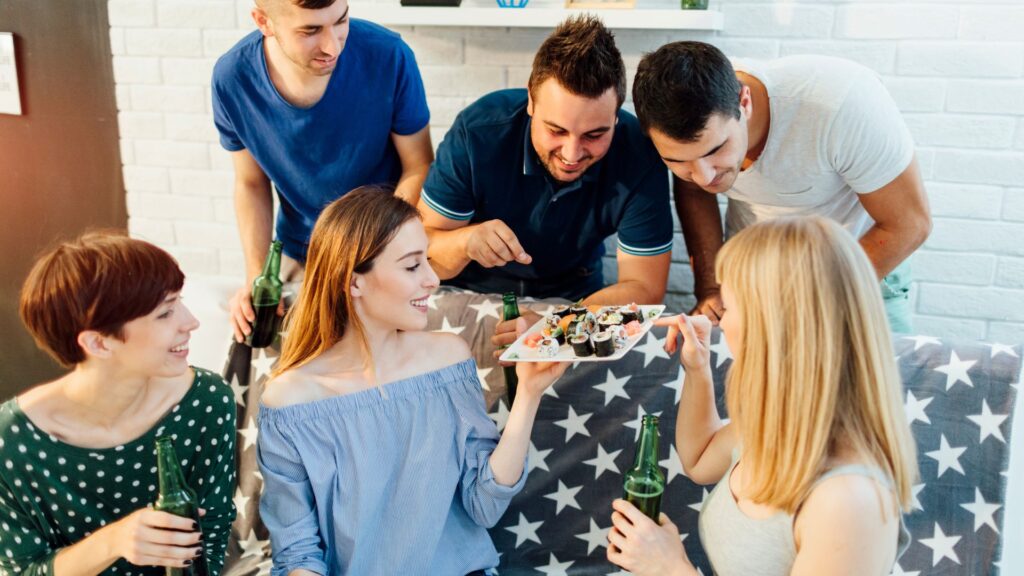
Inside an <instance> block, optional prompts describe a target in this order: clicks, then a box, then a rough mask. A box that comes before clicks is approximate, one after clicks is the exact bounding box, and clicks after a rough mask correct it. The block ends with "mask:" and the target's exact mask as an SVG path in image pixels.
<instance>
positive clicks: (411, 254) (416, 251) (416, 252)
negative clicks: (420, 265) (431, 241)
mask: <svg viewBox="0 0 1024 576" xmlns="http://www.w3.org/2000/svg"><path fill="white" fill-rule="evenodd" d="M421 254H423V250H413V251H412V252H407V253H405V254H403V255H402V256H401V257H399V258H397V259H395V262H399V261H401V260H405V259H406V258H408V257H409V256H419V255H421Z"/></svg>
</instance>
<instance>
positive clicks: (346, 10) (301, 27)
mask: <svg viewBox="0 0 1024 576" xmlns="http://www.w3.org/2000/svg"><path fill="white" fill-rule="evenodd" d="M349 8H351V6H346V7H345V12H344V13H342V15H341V18H338V21H337V22H335V24H341V23H342V22H344V21H345V19H346V18H348V10H349ZM321 28H323V26H319V25H316V24H308V25H306V26H300V27H299V30H319V29H321Z"/></svg>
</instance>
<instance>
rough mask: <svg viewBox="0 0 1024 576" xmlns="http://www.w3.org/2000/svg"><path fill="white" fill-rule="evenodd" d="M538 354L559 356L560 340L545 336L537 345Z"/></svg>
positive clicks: (552, 356)
mask: <svg viewBox="0 0 1024 576" xmlns="http://www.w3.org/2000/svg"><path fill="white" fill-rule="evenodd" d="M537 354H539V355H540V356H541V357H542V358H554V357H555V356H558V340H555V339H554V338H545V339H543V340H541V341H540V345H539V346H537Z"/></svg>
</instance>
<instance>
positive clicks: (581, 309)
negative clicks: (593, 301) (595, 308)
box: [569, 305, 587, 316]
mask: <svg viewBox="0 0 1024 576" xmlns="http://www.w3.org/2000/svg"><path fill="white" fill-rule="evenodd" d="M569 312H570V313H572V314H575V315H577V316H579V315H580V314H586V313H587V307H586V306H581V305H577V306H570V307H569Z"/></svg>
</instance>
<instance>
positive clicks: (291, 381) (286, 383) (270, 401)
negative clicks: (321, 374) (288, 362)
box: [260, 365, 315, 408]
mask: <svg viewBox="0 0 1024 576" xmlns="http://www.w3.org/2000/svg"><path fill="white" fill-rule="evenodd" d="M307 366H308V365H307ZM307 366H301V367H299V368H294V369H291V370H287V371H285V372H283V373H281V374H278V375H277V376H274V377H273V378H271V379H270V380H268V381H267V383H266V385H265V386H264V387H263V394H262V395H261V396H260V403H261V404H263V405H264V406H266V407H267V408H284V407H285V406H291V405H293V404H301V403H303V402H307V401H309V400H310V399H312V396H313V392H314V390H315V386H314V385H313V384H312V382H313V380H312V376H313V375H312V374H310V373H309V372H308V371H307V370H304V368H306V367H307Z"/></svg>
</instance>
